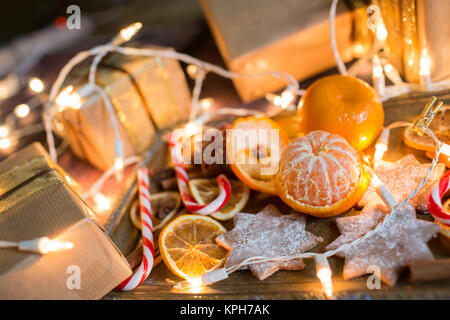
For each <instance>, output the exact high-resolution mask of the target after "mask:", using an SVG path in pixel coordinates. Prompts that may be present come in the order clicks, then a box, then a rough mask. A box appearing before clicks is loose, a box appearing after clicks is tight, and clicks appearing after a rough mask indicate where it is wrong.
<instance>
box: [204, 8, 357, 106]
mask: <svg viewBox="0 0 450 320" xmlns="http://www.w3.org/2000/svg"><path fill="white" fill-rule="evenodd" d="M341 2H342V1H341ZM200 3H201V5H202V8H203V11H204V13H205V16H206V19H207V20H208V24H209V26H210V28H211V31H212V33H213V35H214V38H215V40H216V43H217V46H218V47H219V49H220V52H221V54H222V57H223V58H224V60H225V62H226V64H227V67H228V68H229V69H230V70H231V71H233V72H238V73H246V74H254V73H263V72H267V71H286V72H289V73H290V74H291V75H293V76H294V77H296V78H297V79H298V80H303V79H306V78H308V77H310V76H312V75H314V74H317V73H319V72H321V71H325V70H327V69H329V68H331V67H333V66H334V65H335V60H334V56H333V52H332V50H331V46H330V31H329V30H330V25H329V21H328V16H329V10H330V5H331V1H329V0H314V1H310V0H228V1H222V0H200ZM335 25H336V41H337V44H338V48H339V52H340V53H341V56H342V58H343V59H344V60H345V61H349V60H351V59H352V57H353V48H352V12H351V11H349V10H347V8H346V6H344V5H342V4H339V6H338V10H337V16H336V20H335ZM233 82H234V85H235V87H236V89H237V91H238V93H239V95H240V97H241V98H242V99H243V100H244V101H245V102H249V101H252V100H255V99H257V98H259V97H262V96H264V94H265V93H267V92H273V91H276V90H278V89H281V88H283V87H285V86H286V83H285V82H284V81H283V80H281V79H278V78H274V77H270V76H267V77H255V78H239V79H233Z"/></svg>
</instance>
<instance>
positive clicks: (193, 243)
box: [159, 214, 228, 279]
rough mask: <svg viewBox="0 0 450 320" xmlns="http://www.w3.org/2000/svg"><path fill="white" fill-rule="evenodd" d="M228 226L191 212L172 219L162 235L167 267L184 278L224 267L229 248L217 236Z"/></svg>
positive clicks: (161, 249)
mask: <svg viewBox="0 0 450 320" xmlns="http://www.w3.org/2000/svg"><path fill="white" fill-rule="evenodd" d="M225 232H226V230H225V228H224V227H223V226H222V225H221V224H220V223H219V222H217V221H216V220H214V219H213V218H210V217H206V216H200V215H194V214H187V215H182V216H179V217H178V218H176V219H175V220H173V221H172V222H170V223H169V224H168V225H167V226H166V227H165V228H164V229H163V230H162V231H161V234H160V236H159V250H160V252H161V256H162V258H163V260H164V263H165V264H166V266H167V267H168V268H169V269H170V271H172V272H173V273H175V274H176V275H178V276H180V277H182V278H184V279H193V278H196V277H199V276H200V275H202V274H203V273H205V272H208V271H212V270H215V269H217V268H220V267H221V266H222V265H223V263H224V262H225V258H226V256H227V252H228V251H227V250H225V249H224V248H222V247H220V246H218V245H217V244H216V242H215V239H216V237H217V236H218V235H220V234H222V233H225Z"/></svg>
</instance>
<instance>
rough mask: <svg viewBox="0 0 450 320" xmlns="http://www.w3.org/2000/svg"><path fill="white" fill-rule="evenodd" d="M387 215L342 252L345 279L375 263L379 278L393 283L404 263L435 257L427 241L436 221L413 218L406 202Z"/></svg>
mask: <svg viewBox="0 0 450 320" xmlns="http://www.w3.org/2000/svg"><path fill="white" fill-rule="evenodd" d="M386 218H390V220H389V222H388V223H387V224H384V225H383V226H381V227H380V228H379V229H378V230H376V231H375V232H374V233H373V234H371V235H369V236H368V237H367V238H365V239H363V240H362V242H359V243H356V244H355V245H352V246H350V247H349V248H347V249H345V250H344V251H343V252H342V254H343V256H344V258H345V265H344V272H343V276H344V279H345V280H348V279H351V278H355V277H358V276H361V275H364V274H366V273H368V270H367V269H368V267H369V266H378V267H379V268H380V272H381V280H382V281H384V282H385V283H387V284H388V285H394V284H395V283H396V282H397V279H398V277H399V274H400V271H401V269H402V268H403V267H404V266H405V265H407V264H410V263H413V262H417V261H426V260H433V259H434V257H433V254H432V253H431V251H430V249H429V248H428V246H427V244H426V243H427V242H428V240H430V239H431V238H432V237H433V236H435V235H436V234H437V233H438V232H439V230H440V227H439V226H438V225H436V224H435V223H432V222H428V221H423V220H418V219H416V212H415V210H414V207H413V206H412V205H409V204H406V205H404V206H402V207H401V208H399V209H397V210H396V211H394V212H393V213H392V216H389V217H386Z"/></svg>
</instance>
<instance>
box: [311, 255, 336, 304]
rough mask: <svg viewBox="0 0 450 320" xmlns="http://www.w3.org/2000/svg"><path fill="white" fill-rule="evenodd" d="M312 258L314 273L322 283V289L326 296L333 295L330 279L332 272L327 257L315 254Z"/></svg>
mask: <svg viewBox="0 0 450 320" xmlns="http://www.w3.org/2000/svg"><path fill="white" fill-rule="evenodd" d="M314 260H315V262H316V275H317V278H319V280H320V283H321V284H322V289H323V291H324V292H325V294H326V295H327V297H331V296H332V295H333V282H332V280H331V275H332V272H331V268H330V264H329V263H328V259H327V258H326V257H325V256H324V255H316V256H315V257H314Z"/></svg>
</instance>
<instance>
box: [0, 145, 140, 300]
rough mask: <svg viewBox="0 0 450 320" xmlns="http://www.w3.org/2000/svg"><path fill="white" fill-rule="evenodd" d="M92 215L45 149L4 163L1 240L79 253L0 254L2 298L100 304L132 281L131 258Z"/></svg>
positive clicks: (0, 166)
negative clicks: (54, 244) (62, 246)
mask: <svg viewBox="0 0 450 320" xmlns="http://www.w3.org/2000/svg"><path fill="white" fill-rule="evenodd" d="M89 215H90V214H89V208H88V207H87V206H86V204H85V203H84V202H83V201H82V200H81V198H79V197H78V196H77V194H75V192H74V191H73V190H72V189H71V187H70V186H69V185H68V184H67V182H66V181H65V173H64V172H62V171H61V170H60V169H59V168H58V167H57V166H56V165H54V164H53V163H52V162H51V161H50V160H49V158H48V155H47V154H46V152H45V150H44V149H43V148H42V146H41V145H40V144H38V143H35V144H32V145H30V146H28V147H26V148H24V149H22V150H21V151H19V152H17V153H15V154H14V155H12V156H11V157H9V158H7V159H6V160H4V161H2V162H1V163H0V240H9V241H15V242H19V241H24V240H31V239H35V238H40V237H44V236H46V237H49V238H51V239H59V240H64V241H69V242H72V243H73V248H72V249H70V250H67V251H63V252H54V253H48V254H45V255H41V254H37V253H29V252H22V251H18V250H17V249H15V248H3V249H0V299H99V298H101V297H103V296H104V295H105V294H106V293H108V292H109V291H111V290H112V289H114V288H115V287H116V286H117V285H118V284H119V283H120V282H121V281H123V280H124V279H126V278H127V277H128V276H129V275H130V274H131V270H130V267H129V265H128V263H127V261H126V259H125V258H124V257H123V255H122V254H121V253H120V251H119V250H118V249H117V248H116V246H115V245H114V244H113V243H112V241H111V240H110V239H109V238H108V237H107V235H106V234H105V233H104V231H103V229H101V228H100V227H99V226H98V225H97V224H96V223H95V222H94V221H93V220H91V219H90V218H89ZM74 277H79V278H76V279H75V278H74ZM78 284H79V288H78Z"/></svg>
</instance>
